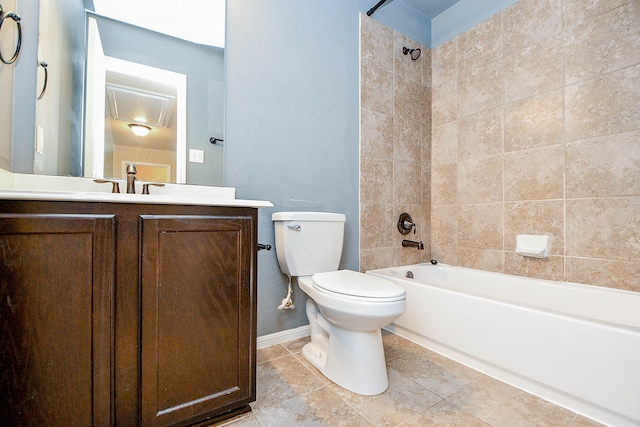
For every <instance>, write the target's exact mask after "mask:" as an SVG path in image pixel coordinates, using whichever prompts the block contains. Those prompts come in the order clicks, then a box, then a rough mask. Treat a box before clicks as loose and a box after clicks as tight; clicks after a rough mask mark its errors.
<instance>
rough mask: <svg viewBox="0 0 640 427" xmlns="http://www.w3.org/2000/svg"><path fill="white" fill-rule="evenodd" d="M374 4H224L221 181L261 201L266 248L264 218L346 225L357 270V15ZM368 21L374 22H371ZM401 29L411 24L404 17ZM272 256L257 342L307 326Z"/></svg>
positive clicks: (247, 0)
mask: <svg viewBox="0 0 640 427" xmlns="http://www.w3.org/2000/svg"><path fill="white" fill-rule="evenodd" d="M374 4H375V1H373V0H366V1H365V0H350V1H344V0H326V1H313V2H310V1H304V2H302V1H297V0H270V1H263V0H233V1H229V2H228V5H227V16H228V19H227V21H228V24H227V25H228V26H227V41H226V50H227V54H226V106H225V107H226V110H225V111H226V129H225V164H226V166H225V169H226V171H225V180H226V184H227V185H229V186H233V187H236V189H237V197H239V198H245V199H260V200H269V201H271V202H272V203H273V204H274V205H275V208H273V209H260V211H259V223H258V227H259V232H258V237H259V238H258V240H259V242H262V243H269V244H272V245H273V244H274V232H273V223H272V222H271V214H272V213H273V212H276V211H295V210H301V211H326V212H340V213H344V214H345V215H346V216H347V223H346V236H345V245H344V252H343V257H342V264H341V267H342V268H348V269H353V270H357V269H358V268H359V265H358V264H359V255H358V253H359V86H360V85H359V56H360V54H359V14H360V12H362V13H366V11H367V10H369V9H370V8H371V7H372V6H373V5H374ZM374 17H375V15H374ZM407 19H408V20H410V19H412V18H411V17H407ZM286 289H287V280H286V276H284V275H283V274H282V273H281V272H280V269H279V267H278V263H277V260H276V254H275V250H272V251H271V252H266V251H261V252H259V253H258V335H259V336H261V335H266V334H270V333H273V332H277V331H281V330H287V329H292V328H295V327H298V326H301V325H305V324H307V323H308V322H307V318H306V314H305V308H304V302H305V301H306V297H305V296H304V294H303V293H302V291H300V290H298V288H297V286H296V296H295V304H296V309H295V310H293V311H278V310H277V308H276V307H277V306H278V305H279V304H280V302H281V301H282V299H283V298H284V296H285V294H286Z"/></svg>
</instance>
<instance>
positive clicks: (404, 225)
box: [398, 212, 416, 235]
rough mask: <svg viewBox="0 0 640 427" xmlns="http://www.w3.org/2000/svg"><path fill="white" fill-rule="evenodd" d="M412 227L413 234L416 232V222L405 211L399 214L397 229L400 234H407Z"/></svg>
mask: <svg viewBox="0 0 640 427" xmlns="http://www.w3.org/2000/svg"><path fill="white" fill-rule="evenodd" d="M412 228H413V234H416V224H415V223H414V222H413V218H411V215H409V214H408V213H406V212H403V213H401V214H400V218H398V231H399V232H400V234H402V235H406V234H409V232H411V229H412Z"/></svg>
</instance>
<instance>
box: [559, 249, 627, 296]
mask: <svg viewBox="0 0 640 427" xmlns="http://www.w3.org/2000/svg"><path fill="white" fill-rule="evenodd" d="M566 264H567V272H566V280H567V281H568V282H575V283H586V284H587V285H595V286H605V287H608V288H617V289H624V290H627V291H634V292H640V280H638V278H639V277H640V262H635V261H634V262H625V261H612V260H606V259H590V258H571V257H568V258H567V263H566Z"/></svg>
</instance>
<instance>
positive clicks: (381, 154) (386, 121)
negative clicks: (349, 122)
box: [360, 107, 393, 159]
mask: <svg viewBox="0 0 640 427" xmlns="http://www.w3.org/2000/svg"><path fill="white" fill-rule="evenodd" d="M360 115H361V123H360V154H361V155H362V156H367V157H376V158H379V159H390V158H391V156H392V155H393V116H392V115H390V114H384V113H380V112H378V111H375V110H372V109H370V108H364V107H363V108H361V110H360Z"/></svg>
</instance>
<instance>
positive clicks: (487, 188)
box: [363, 0, 640, 291]
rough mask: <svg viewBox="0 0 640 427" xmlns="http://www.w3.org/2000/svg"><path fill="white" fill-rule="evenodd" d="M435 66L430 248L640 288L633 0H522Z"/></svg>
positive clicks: (441, 255)
mask: <svg viewBox="0 0 640 427" xmlns="http://www.w3.org/2000/svg"><path fill="white" fill-rule="evenodd" d="M365 63H366V61H363V64H365ZM431 71H432V103H433V105H432V120H433V122H432V125H433V127H432V135H433V140H432V147H431V149H432V153H431V154H432V157H431V159H432V165H431V174H432V176H431V178H432V183H431V184H432V186H431V192H432V194H431V204H432V206H431V249H432V256H433V257H434V258H436V259H438V260H439V261H443V262H446V263H449V264H457V265H463V266H467V267H472V268H478V269H483V270H491V271H499V272H506V273H510V274H518V275H523V276H532V277H541V278H548V279H554V280H567V281H574V282H579V283H589V284H594V285H599V286H608V287H615V288H621V289H628V290H634V291H640V1H638V0H631V1H629V0H611V1H601V0H521V1H519V2H518V3H516V4H514V5H513V6H511V7H509V8H508V9H506V10H504V11H503V12H501V13H499V14H497V15H495V16H494V17H492V18H490V19H488V20H486V21H484V22H482V23H481V24H479V25H477V26H476V27H474V28H472V29H471V30H469V31H467V32H465V33H464V34H462V35H460V36H458V37H456V38H455V39H453V40H450V41H449V42H447V43H445V44H443V45H441V46H439V47H437V48H435V49H434V50H433V55H432V70H431ZM388 72H389V73H391V71H388ZM363 93H364V90H363ZM363 110H364V108H363ZM364 115H366V113H363V116H364ZM363 135H364V134H363ZM364 146H365V144H364V143H363V147H364ZM364 157H366V156H363V159H364ZM386 160H387V161H388V162H389V167H392V163H393V162H391V160H390V157H387V158H386ZM425 165H426V162H425V164H423V167H424V166H425ZM363 170H364V169H363ZM427 180H428V178H427V177H426V175H425V176H423V185H424V182H426V181H427ZM363 181H366V180H364V178H363ZM364 187H366V186H363V188H364ZM391 191H392V190H389V192H391ZM379 194H381V192H380V193H379ZM389 197H390V196H389ZM373 201H374V200H372V199H369V200H365V203H364V204H363V205H364V206H365V207H366V208H367V209H366V210H370V208H371V206H370V204H371V202H373ZM363 210H364V209H363ZM389 210H390V211H391V210H393V209H392V207H391V206H390V207H389ZM393 213H395V212H393ZM366 228H367V224H363V229H364V230H365V231H366ZM517 234H548V235H550V236H552V256H551V257H550V258H549V259H544V260H537V259H527V258H523V257H521V256H520V255H518V254H516V253H515V252H514V249H515V236H516V235H517ZM394 237H395V236H394ZM423 238H424V236H423ZM365 241H366V240H365ZM391 243H393V242H391ZM363 248H365V246H363ZM363 252H364V251H363ZM363 258H366V257H365V256H364V255H363ZM385 261H386V260H385ZM366 265H367V263H365V264H364V266H365V267H366Z"/></svg>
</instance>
